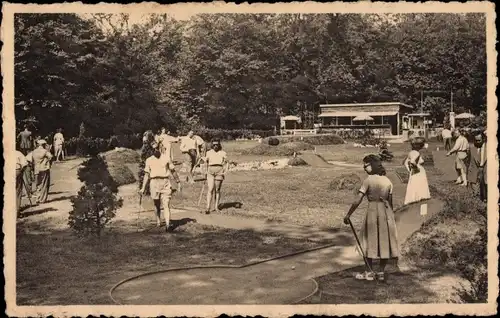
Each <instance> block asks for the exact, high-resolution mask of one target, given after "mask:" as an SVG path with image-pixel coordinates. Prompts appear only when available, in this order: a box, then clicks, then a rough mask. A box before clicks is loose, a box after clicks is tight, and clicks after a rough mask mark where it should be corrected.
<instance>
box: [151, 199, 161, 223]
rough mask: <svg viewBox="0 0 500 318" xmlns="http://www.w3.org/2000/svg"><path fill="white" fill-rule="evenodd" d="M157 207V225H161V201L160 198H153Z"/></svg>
mask: <svg viewBox="0 0 500 318" xmlns="http://www.w3.org/2000/svg"><path fill="white" fill-rule="evenodd" d="M153 202H154V204H155V209H156V225H157V226H158V227H160V226H161V201H160V199H159V198H158V199H156V200H153Z"/></svg>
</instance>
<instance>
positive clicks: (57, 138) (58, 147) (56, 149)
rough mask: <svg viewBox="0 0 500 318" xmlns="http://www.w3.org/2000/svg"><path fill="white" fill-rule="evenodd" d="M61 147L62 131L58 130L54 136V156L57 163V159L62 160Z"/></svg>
mask: <svg viewBox="0 0 500 318" xmlns="http://www.w3.org/2000/svg"><path fill="white" fill-rule="evenodd" d="M63 145H64V136H63V134H62V129H61V128H59V129H57V133H56V134H55V135H54V155H55V157H56V161H57V162H58V161H59V157H62V160H64V152H63Z"/></svg>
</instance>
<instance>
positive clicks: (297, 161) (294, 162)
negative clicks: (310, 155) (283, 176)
mask: <svg viewBox="0 0 500 318" xmlns="http://www.w3.org/2000/svg"><path fill="white" fill-rule="evenodd" d="M288 165H289V166H292V167H296V166H307V162H305V160H304V159H302V158H299V157H294V158H290V160H288Z"/></svg>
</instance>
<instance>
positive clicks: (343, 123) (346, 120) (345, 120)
mask: <svg viewBox="0 0 500 318" xmlns="http://www.w3.org/2000/svg"><path fill="white" fill-rule="evenodd" d="M350 124H351V117H339V126H349V125H350Z"/></svg>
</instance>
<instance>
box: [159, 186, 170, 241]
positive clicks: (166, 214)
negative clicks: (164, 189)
mask: <svg viewBox="0 0 500 318" xmlns="http://www.w3.org/2000/svg"><path fill="white" fill-rule="evenodd" d="M160 196H161V197H160V198H161V202H162V205H163V218H164V219H165V225H166V227H165V230H166V231H167V232H169V231H171V230H172V227H171V224H170V199H171V193H161V194H160Z"/></svg>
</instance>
